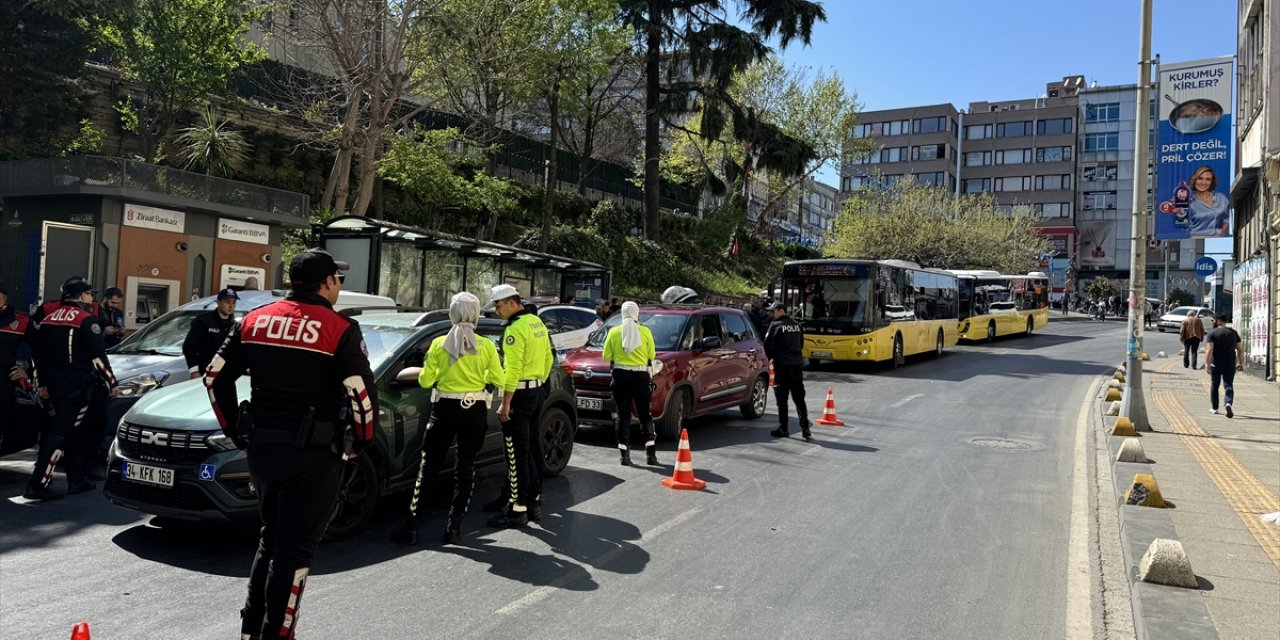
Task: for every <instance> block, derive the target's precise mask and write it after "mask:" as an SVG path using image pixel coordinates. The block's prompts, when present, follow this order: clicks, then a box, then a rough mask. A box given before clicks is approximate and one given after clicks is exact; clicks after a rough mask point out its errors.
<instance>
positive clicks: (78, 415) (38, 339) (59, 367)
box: [22, 277, 117, 500]
mask: <svg viewBox="0 0 1280 640" xmlns="http://www.w3.org/2000/svg"><path fill="white" fill-rule="evenodd" d="M96 306H97V305H95V304H94V303H93V285H91V284H89V283H88V282H87V281H86V280H85V279H84V278H81V277H72V278H68V279H67V281H66V282H65V283H63V285H62V300H61V301H60V303H59V304H58V306H57V307H56V308H53V307H50V306H49V305H45V306H43V307H41V311H42V315H41V317H40V318H39V321H38V324H37V325H36V326H35V330H34V340H33V341H32V345H31V347H32V357H33V360H34V362H35V368H36V372H37V373H36V379H37V380H39V383H40V396H41V397H44V398H47V399H49V401H50V402H51V403H52V404H53V419H52V420H51V421H50V423H49V426H48V429H47V430H46V431H45V433H43V434H41V437H40V450H39V452H38V453H37V454H36V464H35V468H34V469H32V472H31V480H30V481H29V482H28V483H27V490H26V491H25V492H24V493H23V494H22V497H24V498H27V499H28V500H53V499H57V498H61V497H62V494H59V493H57V492H55V491H54V490H52V489H50V488H49V483H50V482H51V481H52V480H53V471H54V469H55V468H56V467H57V466H58V462H59V460H61V459H62V457H63V455H64V454H65V455H66V458H67V462H66V470H67V494H68V495H75V494H77V493H84V492H86V491H91V490H93V489H94V488H96V487H95V485H94V484H93V483H92V482H90V481H89V479H88V478H87V477H86V476H87V469H86V464H88V465H91V464H92V457H91V454H92V453H93V452H86V451H85V449H86V447H85V444H86V437H85V433H84V432H83V430H82V424H83V422H84V419H85V414H86V413H87V412H88V411H89V404H90V401H91V399H92V394H93V391H94V387H95V384H96V380H95V378H96V379H99V380H101V381H102V382H103V384H105V385H106V388H107V394H108V395H109V396H111V397H115V395H116V393H117V387H116V379H115V375H113V374H112V372H111V365H110V364H109V363H108V361H107V351H106V347H105V346H103V344H102V325H101V324H99V319H98V312H97V310H96V309H95V307H96Z"/></svg>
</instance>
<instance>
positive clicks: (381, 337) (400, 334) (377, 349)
mask: <svg viewBox="0 0 1280 640" xmlns="http://www.w3.org/2000/svg"><path fill="white" fill-rule="evenodd" d="M416 331H417V328H416V327H407V326H406V327H397V326H388V325H377V324H374V325H367V324H361V325H360V332H361V333H362V334H364V344H365V346H366V347H367V348H368V349H369V367H370V368H371V369H373V371H374V372H375V373H376V372H377V371H378V370H379V369H381V367H382V365H383V364H385V363H386V362H387V361H388V360H390V359H391V358H392V357H393V356H395V354H396V352H397V351H399V350H400V345H401V344H402V343H404V341H405V340H408V339H409V338H410V337H412V336H413V334H414V333H415V332H416Z"/></svg>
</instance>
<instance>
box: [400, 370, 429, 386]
mask: <svg viewBox="0 0 1280 640" xmlns="http://www.w3.org/2000/svg"><path fill="white" fill-rule="evenodd" d="M420 373H422V367H405V368H403V369H401V370H400V373H397V374H396V382H395V386H397V387H416V386H418V374H420Z"/></svg>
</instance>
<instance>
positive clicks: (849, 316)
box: [781, 264, 871, 333]
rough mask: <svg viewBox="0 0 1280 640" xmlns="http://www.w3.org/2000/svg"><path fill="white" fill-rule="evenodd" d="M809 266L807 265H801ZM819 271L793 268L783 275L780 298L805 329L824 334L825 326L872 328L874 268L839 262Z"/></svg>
mask: <svg viewBox="0 0 1280 640" xmlns="http://www.w3.org/2000/svg"><path fill="white" fill-rule="evenodd" d="M800 266H808V265H800ZM839 267H840V268H839V269H830V268H829V269H828V270H829V271H830V272H831V273H830V274H829V275H828V274H825V273H819V272H818V270H817V269H799V268H798V269H794V270H793V273H792V275H791V276H789V277H787V276H784V278H783V295H782V297H781V300H782V302H783V303H785V304H786V305H787V309H788V310H789V311H790V313H791V315H792V316H794V317H795V318H797V319H799V320H802V321H804V324H805V328H806V329H808V330H810V331H813V332H818V333H821V332H823V328H824V327H826V328H829V329H832V330H835V329H837V327H839V328H840V329H844V330H849V329H852V330H854V332H855V333H858V332H862V331H863V330H865V329H867V328H868V327H869V319H868V311H869V309H870V304H869V303H870V302H871V278H870V273H871V269H870V266H869V265H866V264H846V265H839Z"/></svg>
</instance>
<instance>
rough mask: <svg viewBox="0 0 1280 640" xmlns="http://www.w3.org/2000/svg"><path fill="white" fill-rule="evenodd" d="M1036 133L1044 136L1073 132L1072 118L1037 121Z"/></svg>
mask: <svg viewBox="0 0 1280 640" xmlns="http://www.w3.org/2000/svg"><path fill="white" fill-rule="evenodd" d="M1036 133H1037V134H1038V135H1042V136H1058V135H1062V134H1064V133H1071V118H1049V119H1048V120H1041V121H1039V122H1037V123H1036Z"/></svg>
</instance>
